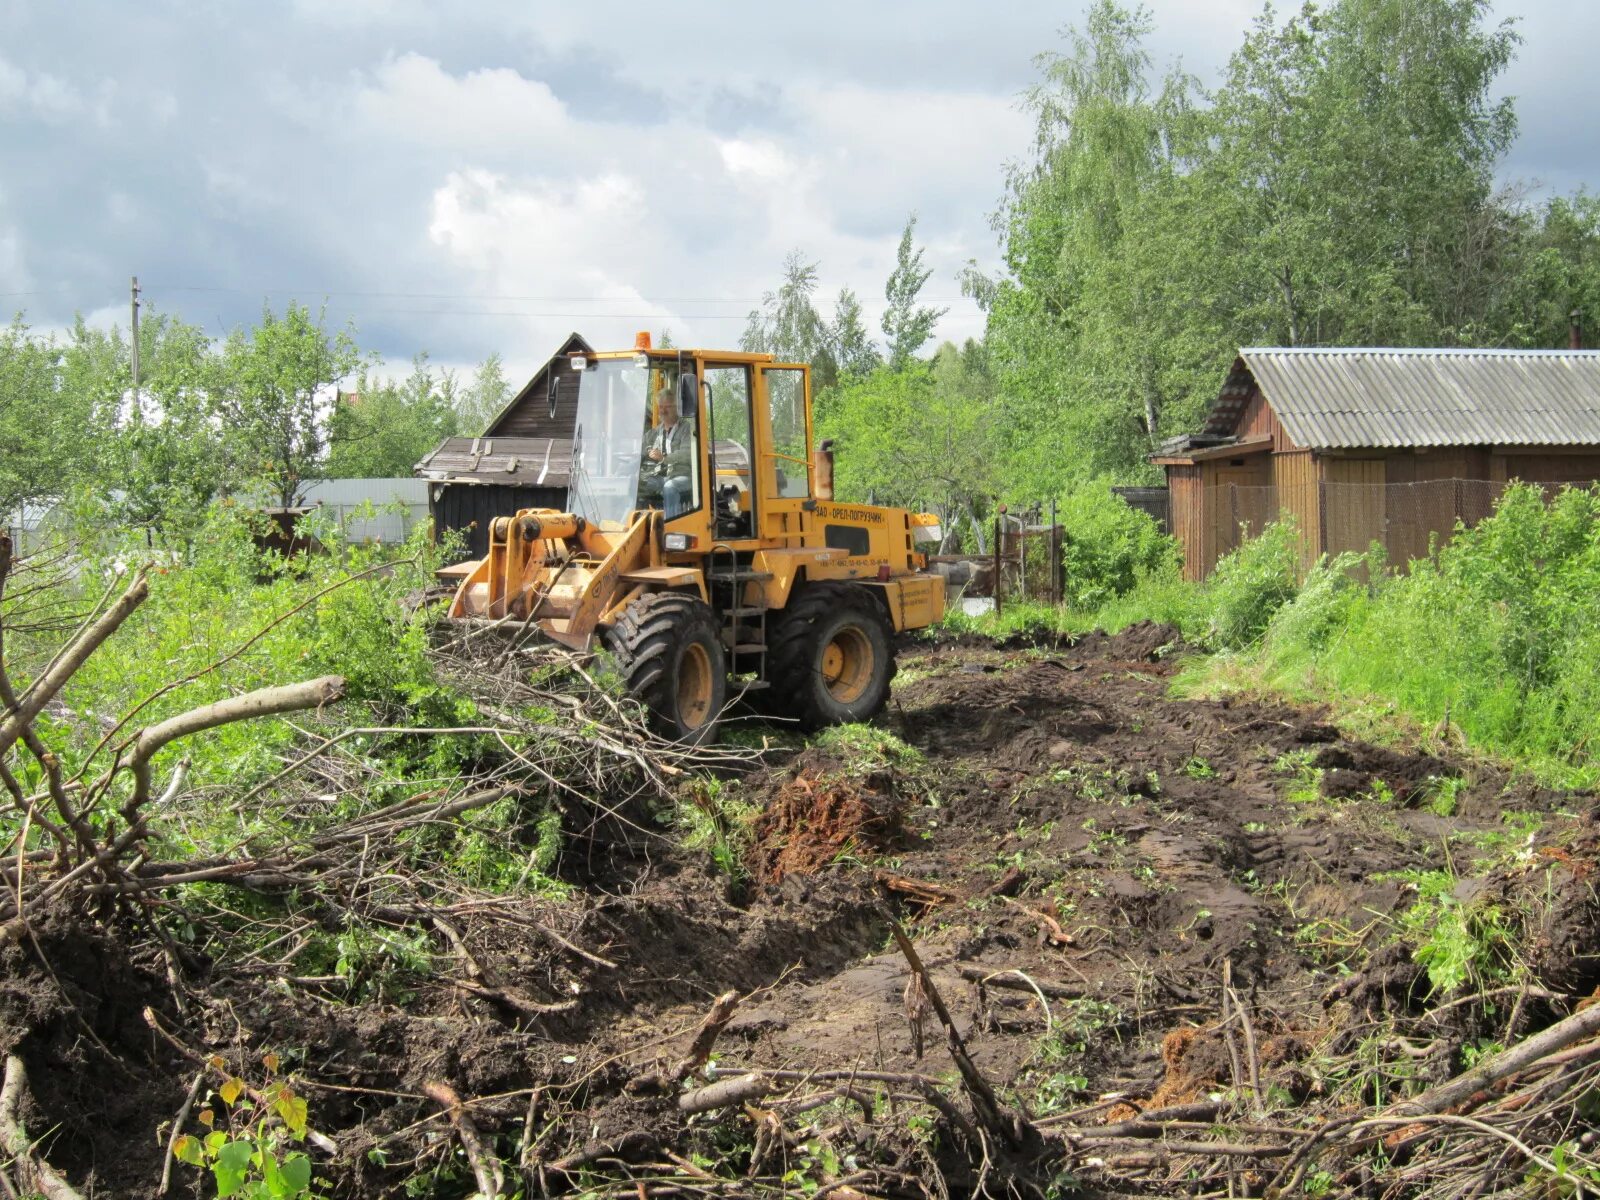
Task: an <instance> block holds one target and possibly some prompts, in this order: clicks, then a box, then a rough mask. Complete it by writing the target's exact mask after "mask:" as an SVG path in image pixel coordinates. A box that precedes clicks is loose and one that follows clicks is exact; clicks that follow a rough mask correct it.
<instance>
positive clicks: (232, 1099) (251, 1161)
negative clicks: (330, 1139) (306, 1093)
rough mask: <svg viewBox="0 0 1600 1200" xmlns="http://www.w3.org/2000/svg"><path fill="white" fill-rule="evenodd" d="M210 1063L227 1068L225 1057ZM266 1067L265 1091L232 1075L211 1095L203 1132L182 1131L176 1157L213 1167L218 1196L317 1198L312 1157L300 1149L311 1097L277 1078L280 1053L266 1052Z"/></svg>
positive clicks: (174, 1148)
mask: <svg viewBox="0 0 1600 1200" xmlns="http://www.w3.org/2000/svg"><path fill="white" fill-rule="evenodd" d="M210 1065H211V1066H212V1067H213V1068H214V1069H216V1070H218V1071H222V1070H225V1069H226V1066H225V1063H224V1062H223V1060H222V1058H221V1057H220V1056H215V1057H213V1058H212V1059H211V1062H210ZM262 1066H263V1067H264V1069H265V1072H266V1076H267V1078H266V1081H265V1083H264V1084H263V1086H262V1088H261V1090H259V1091H257V1090H255V1089H252V1088H250V1087H249V1086H248V1085H247V1084H246V1083H245V1082H244V1080H242V1079H240V1078H238V1077H236V1076H231V1075H230V1076H228V1077H227V1078H226V1079H225V1080H224V1081H223V1083H222V1085H221V1086H220V1087H219V1088H217V1089H216V1091H215V1092H213V1093H211V1095H210V1096H208V1098H207V1101H208V1102H207V1104H206V1106H205V1107H203V1108H201V1109H200V1113H199V1117H198V1123H199V1125H200V1126H201V1130H202V1132H200V1133H198V1134H195V1133H185V1134H182V1135H181V1136H179V1137H178V1138H177V1140H176V1141H174V1142H173V1145H172V1153H173V1156H174V1157H175V1158H177V1160H178V1161H179V1162H182V1163H186V1164H188V1165H189V1166H192V1167H199V1168H201V1169H204V1170H209V1171H210V1173H211V1177H212V1180H213V1182H214V1183H215V1185H216V1194H217V1197H218V1200H228V1198H229V1197H238V1200H316V1197H317V1193H316V1192H315V1191H314V1190H313V1188H312V1184H313V1179H312V1169H311V1159H310V1158H309V1157H308V1156H307V1155H306V1153H305V1152H304V1151H303V1150H298V1149H295V1147H296V1146H298V1145H299V1144H300V1143H302V1142H304V1141H305V1139H306V1132H307V1125H306V1118H307V1112H306V1102H305V1100H304V1099H303V1098H301V1097H300V1096H299V1095H298V1094H297V1093H296V1092H295V1091H294V1089H293V1087H291V1086H290V1084H289V1082H288V1081H287V1080H285V1079H282V1078H280V1077H278V1074H277V1072H278V1066H279V1060H278V1057H277V1055H275V1054H268V1055H265V1056H264V1057H263V1058H262ZM219 1122H220V1127H219Z"/></svg>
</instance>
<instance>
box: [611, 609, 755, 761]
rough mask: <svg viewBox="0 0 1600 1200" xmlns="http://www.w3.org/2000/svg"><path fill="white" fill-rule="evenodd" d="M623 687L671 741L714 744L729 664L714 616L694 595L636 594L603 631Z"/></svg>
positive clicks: (725, 700)
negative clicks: (609, 626)
mask: <svg viewBox="0 0 1600 1200" xmlns="http://www.w3.org/2000/svg"><path fill="white" fill-rule="evenodd" d="M605 636H606V648H607V649H609V650H610V651H611V653H612V656H613V657H615V658H616V660H617V666H618V668H619V669H620V671H621V672H622V679H623V683H624V684H625V685H626V687H627V689H628V692H629V693H630V694H631V695H634V696H637V697H638V698H639V699H640V700H642V701H643V702H644V706H645V708H647V709H648V710H649V711H650V720H651V724H652V725H654V726H655V728H656V731H657V732H658V733H660V734H661V735H662V736H663V737H667V738H670V739H672V740H673V741H675V742H686V743H689V744H690V745H697V746H698V745H702V744H704V743H707V742H710V741H714V740H715V739H716V736H717V722H718V720H720V718H721V716H722V708H723V705H724V704H725V703H726V702H727V698H728V663H727V657H726V655H725V654H724V653H723V649H722V640H721V638H720V637H719V636H718V633H717V618H716V614H715V613H713V612H712V611H711V608H710V606H709V605H707V604H705V603H704V602H702V601H701V600H699V599H697V598H695V597H694V596H685V595H681V594H679V593H676V592H656V593H653V594H651V595H648V596H641V597H640V598H639V599H638V600H635V601H634V602H633V603H632V604H630V605H629V606H628V607H627V608H626V609H624V610H623V613H622V616H621V617H619V618H618V619H617V622H616V623H615V624H614V625H612V626H611V628H610V629H608V630H606V635H605Z"/></svg>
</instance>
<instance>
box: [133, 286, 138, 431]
mask: <svg viewBox="0 0 1600 1200" xmlns="http://www.w3.org/2000/svg"><path fill="white" fill-rule="evenodd" d="M133 402H134V403H135V404H137V403H138V402H139V277H138V276H137V275H135V276H134V277H133Z"/></svg>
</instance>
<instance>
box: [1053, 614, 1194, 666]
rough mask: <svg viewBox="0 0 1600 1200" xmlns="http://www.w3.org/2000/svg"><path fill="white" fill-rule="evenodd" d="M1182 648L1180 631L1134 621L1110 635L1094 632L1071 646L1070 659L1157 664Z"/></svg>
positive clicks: (1175, 628)
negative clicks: (1071, 655)
mask: <svg viewBox="0 0 1600 1200" xmlns="http://www.w3.org/2000/svg"><path fill="white" fill-rule="evenodd" d="M1182 646H1183V633H1182V631H1181V630H1179V629H1178V627H1177V626H1176V625H1167V624H1164V623H1162V622H1157V621H1136V622H1134V623H1133V624H1132V625H1129V626H1128V627H1127V628H1126V629H1124V630H1122V631H1121V632H1120V633H1114V634H1109V633H1106V632H1105V631H1104V630H1100V629H1097V630H1095V631H1094V632H1093V633H1086V634H1084V635H1083V636H1082V637H1081V638H1078V639H1077V640H1076V641H1074V642H1072V643H1071V649H1072V651H1073V657H1074V658H1100V659H1105V660H1107V661H1109V662H1157V661H1159V660H1160V659H1162V658H1164V657H1166V656H1167V655H1169V654H1172V653H1174V652H1175V651H1177V650H1178V649H1180V648H1181V647H1182Z"/></svg>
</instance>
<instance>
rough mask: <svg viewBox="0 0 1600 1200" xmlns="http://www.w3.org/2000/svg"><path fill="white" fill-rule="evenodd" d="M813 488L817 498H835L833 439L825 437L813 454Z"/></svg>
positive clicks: (814, 495)
mask: <svg viewBox="0 0 1600 1200" xmlns="http://www.w3.org/2000/svg"><path fill="white" fill-rule="evenodd" d="M811 459H812V463H811V475H812V480H811V490H812V494H813V497H814V498H815V499H817V500H832V499H833V439H832V438H823V439H822V444H821V445H820V446H818V447H817V448H816V451H815V452H814V453H813V454H812V456H811Z"/></svg>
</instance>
